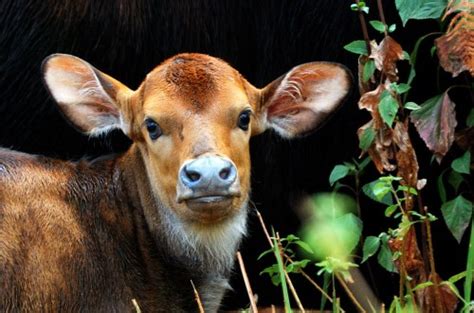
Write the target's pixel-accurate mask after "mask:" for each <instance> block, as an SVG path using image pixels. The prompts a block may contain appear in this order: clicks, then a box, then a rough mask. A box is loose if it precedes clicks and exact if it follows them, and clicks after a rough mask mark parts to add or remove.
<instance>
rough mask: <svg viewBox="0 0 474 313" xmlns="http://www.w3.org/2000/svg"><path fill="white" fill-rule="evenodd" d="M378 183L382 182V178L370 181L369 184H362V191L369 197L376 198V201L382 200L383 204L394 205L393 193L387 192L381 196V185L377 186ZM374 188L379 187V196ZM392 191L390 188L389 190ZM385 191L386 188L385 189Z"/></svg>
mask: <svg viewBox="0 0 474 313" xmlns="http://www.w3.org/2000/svg"><path fill="white" fill-rule="evenodd" d="M377 183H380V180H378V179H377V180H375V181H373V182H370V183H368V184H365V185H364V186H362V191H363V192H364V194H365V195H366V196H367V197H369V198H370V199H372V200H374V201H377V202H380V203H383V204H386V205H392V204H393V197H392V194H391V193H390V192H386V193H385V195H383V196H382V197H380V196H381V195H382V194H381V193H380V191H381V190H379V187H375V185H376V184H377ZM374 188H377V189H378V194H377V196H376V195H375V194H374V191H373V190H374ZM388 191H390V189H389V190H388ZM384 192H385V190H384Z"/></svg>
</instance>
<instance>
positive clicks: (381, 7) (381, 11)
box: [377, 0, 388, 36]
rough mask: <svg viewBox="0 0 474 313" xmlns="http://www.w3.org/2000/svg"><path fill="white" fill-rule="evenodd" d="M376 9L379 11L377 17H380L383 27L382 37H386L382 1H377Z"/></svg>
mask: <svg viewBox="0 0 474 313" xmlns="http://www.w3.org/2000/svg"><path fill="white" fill-rule="evenodd" d="M377 8H378V9H379V16H380V21H381V22H382V23H383V25H384V35H385V36H388V33H387V26H388V25H387V22H386V21H385V15H384V13H383V6H382V0H377Z"/></svg>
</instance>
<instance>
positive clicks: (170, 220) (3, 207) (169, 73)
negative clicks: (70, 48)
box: [0, 54, 351, 312]
mask: <svg viewBox="0 0 474 313" xmlns="http://www.w3.org/2000/svg"><path fill="white" fill-rule="evenodd" d="M43 72H44V80H45V83H46V86H47V87H48V89H49V90H50V92H51V95H52V96H53V98H54V99H55V100H56V101H57V103H58V107H59V109H60V110H61V111H62V113H63V114H64V116H65V117H66V118H67V119H68V120H69V121H70V122H71V123H72V124H73V125H74V126H75V127H76V128H77V129H78V130H80V131H82V132H84V133H86V134H89V135H91V136H97V135H99V134H104V133H106V132H108V131H110V130H112V129H116V128H119V129H121V130H122V131H123V132H124V133H125V134H126V135H127V136H128V137H129V138H130V139H131V140H132V141H133V144H132V145H131V147H130V148H129V150H128V151H127V152H125V153H124V154H123V155H120V156H113V157H112V156H111V157H107V158H101V159H98V160H94V161H80V162H75V163H74V162H66V161H58V160H52V159H48V158H45V157H41V156H31V155H26V154H22V153H19V152H13V151H9V150H0V310H1V311H43V310H44V311H77V310H80V311H82V310H84V311H101V312H104V311H133V310H135V305H138V306H139V307H140V308H141V309H142V310H143V311H166V312H169V311H173V312H175V311H176V312H179V311H195V310H197V306H196V303H195V301H194V293H193V289H192V285H191V280H192V281H193V282H194V284H195V285H196V287H197V291H198V293H199V295H200V298H201V300H202V302H203V305H204V307H205V309H206V311H210V312H213V311H217V310H218V308H219V304H220V301H221V299H222V296H223V294H224V291H225V289H226V287H227V285H228V283H227V280H228V278H229V275H230V271H231V269H232V267H233V263H234V255H235V252H236V250H237V247H238V244H239V242H240V240H241V238H242V236H243V235H244V234H245V228H246V216H247V203H248V197H249V191H250V156H249V140H250V137H251V136H254V135H258V134H260V133H262V132H263V131H265V130H267V129H272V130H273V131H275V132H277V133H278V134H279V135H281V136H282V137H284V138H288V139H291V138H293V137H297V136H302V135H304V134H307V133H309V132H311V131H313V130H314V129H316V128H317V127H318V126H319V125H320V124H321V122H322V121H324V120H325V119H326V118H327V117H328V116H329V115H330V114H331V113H332V112H333V111H334V110H335V109H336V108H337V107H338V106H339V105H340V104H341V102H342V100H343V99H344V98H345V96H346V94H347V92H348V91H349V89H350V82H351V79H350V75H349V74H348V72H347V70H346V69H345V68H343V67H342V66H340V65H338V64H333V63H325V62H319V63H318V62H313V63H307V64H303V65H300V66H297V67H295V68H293V69H291V70H290V71H289V72H288V73H286V74H285V75H283V76H282V77H280V78H278V79H276V80H275V81H274V82H272V83H270V84H269V85H267V86H266V87H264V88H262V89H259V88H256V87H254V86H252V85H251V84H250V83H249V82H247V81H246V80H245V79H244V78H243V77H242V76H241V75H240V74H239V73H238V72H237V71H236V70H235V69H233V68H232V67H230V66H229V65H228V64H227V63H225V62H223V61H221V60H219V59H216V58H213V57H210V56H207V55H202V54H181V55H177V56H175V57H172V58H171V59H169V60H167V61H165V62H164V63H163V64H161V65H159V66H158V67H157V68H155V69H154V70H153V71H152V72H150V73H149V74H148V75H147V77H146V79H145V80H144V82H143V83H142V84H141V85H140V87H139V88H138V89H137V90H135V91H132V90H130V89H129V88H127V87H126V86H125V85H123V84H122V83H120V82H119V81H117V80H115V79H114V78H112V77H110V76H108V75H106V74H104V73H102V72H100V71H99V70H97V69H95V68H94V67H92V66H91V65H90V64H88V63H87V62H85V61H83V60H81V59H79V58H77V57H73V56H70V55H61V54H56V55H53V56H51V57H49V58H47V59H46V60H45V62H44V64H43Z"/></svg>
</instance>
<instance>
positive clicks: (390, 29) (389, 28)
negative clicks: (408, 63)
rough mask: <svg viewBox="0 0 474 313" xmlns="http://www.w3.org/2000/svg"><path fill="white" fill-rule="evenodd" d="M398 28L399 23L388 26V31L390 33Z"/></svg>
mask: <svg viewBox="0 0 474 313" xmlns="http://www.w3.org/2000/svg"><path fill="white" fill-rule="evenodd" d="M396 29H397V25H396V24H392V25H390V26H389V27H388V32H389V33H393V32H394V31H395V30H396ZM405 60H408V59H405Z"/></svg>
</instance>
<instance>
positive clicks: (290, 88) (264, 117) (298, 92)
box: [255, 62, 352, 138]
mask: <svg viewBox="0 0 474 313" xmlns="http://www.w3.org/2000/svg"><path fill="white" fill-rule="evenodd" d="M351 84H352V76H351V74H350V72H349V71H348V70H347V68H345V67H344V66H342V65H339V64H336V63H327V62H313V63H306V64H302V65H299V66H296V67H294V68H293V69H291V70H290V71H289V72H288V73H287V74H285V75H283V76H281V77H280V78H278V79H276V80H275V81H273V82H272V83H270V84H269V85H267V86H266V87H265V88H263V89H262V90H261V91H260V101H259V102H260V108H258V109H257V120H258V122H257V123H258V125H257V127H256V128H255V129H256V132H257V133H258V132H262V131H264V130H266V129H268V128H272V129H273V130H275V131H276V132H277V133H278V134H280V135H281V136H282V137H284V138H293V137H296V136H302V135H305V134H308V133H310V132H311V131H313V130H315V129H317V128H318V126H320V125H321V123H322V122H323V121H324V120H325V119H326V118H327V117H328V116H329V115H330V114H331V113H332V112H334V111H335V110H336V109H337V108H338V107H339V106H340V105H341V104H342V102H343V100H344V99H345V98H346V96H347V94H348V92H349V91H350V89H351Z"/></svg>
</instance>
